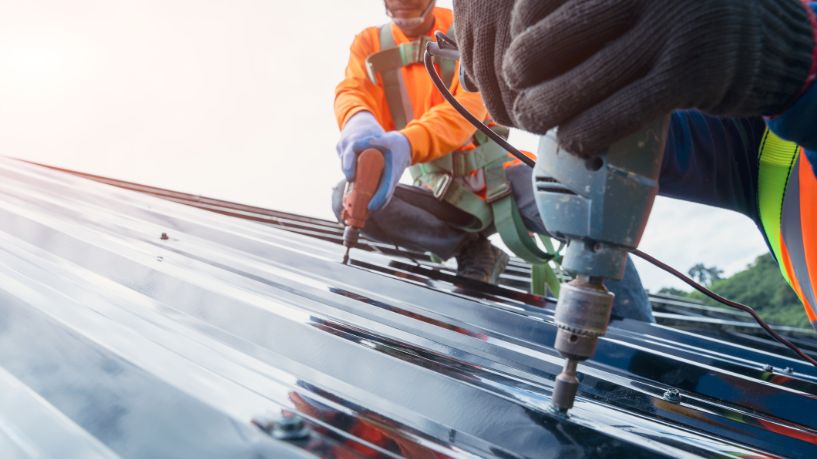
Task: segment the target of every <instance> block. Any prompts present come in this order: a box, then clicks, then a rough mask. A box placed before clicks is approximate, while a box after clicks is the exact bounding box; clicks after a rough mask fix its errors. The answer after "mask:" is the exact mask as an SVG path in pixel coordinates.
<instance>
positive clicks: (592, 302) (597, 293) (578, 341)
mask: <svg viewBox="0 0 817 459" xmlns="http://www.w3.org/2000/svg"><path fill="white" fill-rule="evenodd" d="M613 300H614V295H613V294H612V293H610V292H608V291H607V289H606V288H604V285H603V284H602V283H601V279H599V278H595V279H593V278H587V277H585V276H579V277H578V278H576V279H575V280H573V281H571V282H570V283H568V284H565V285H563V286H562V288H561V291H560V293H559V301H558V303H556V316H555V320H556V326H557V327H558V330H557V332H556V343H555V346H554V347H555V348H556V350H557V351H559V352H560V353H561V354H562V355H563V356H565V357H568V358H572V359H576V360H585V359H587V358H589V357H590V356H591V355H593V352H595V350H596V342H597V340H598V337H599V336H601V335H603V334H604V333H605V332H606V331H607V323H608V322H609V321H610V312H611V311H612V307H613Z"/></svg>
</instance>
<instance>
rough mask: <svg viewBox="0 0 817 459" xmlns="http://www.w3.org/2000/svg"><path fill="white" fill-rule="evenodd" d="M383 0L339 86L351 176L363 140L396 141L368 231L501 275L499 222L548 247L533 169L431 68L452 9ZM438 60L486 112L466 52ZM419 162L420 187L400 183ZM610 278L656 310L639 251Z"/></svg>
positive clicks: (626, 295)
mask: <svg viewBox="0 0 817 459" xmlns="http://www.w3.org/2000/svg"><path fill="white" fill-rule="evenodd" d="M384 5H385V9H386V13H387V15H388V16H389V17H391V19H392V22H391V23H389V24H386V25H384V26H381V27H369V28H367V29H365V30H363V32H361V33H360V34H358V35H357V36H356V37H355V39H354V42H353V44H352V46H351V54H350V57H349V63H348V66H347V68H346V74H345V78H344V79H343V81H341V82H340V84H338V86H337V88H336V91H335V114H336V117H337V121H338V125H339V126H340V128H341V131H342V132H341V136H340V141H339V142H338V145H337V152H338V155H339V156H340V159H341V163H342V169H343V173H344V175H345V177H346V180H349V181H351V180H353V179H354V171H355V159H356V155H357V154H358V153H360V152H361V151H363V150H364V149H366V148H368V147H371V146H377V147H379V148H381V149H382V150H385V151H388V152H389V154H387V163H390V164H391V171H390V174H388V176H387V177H384V178H383V180H382V182H381V186H383V187H388V193H387V198H386V199H384V200H382V201H380V202H374V201H373V202H371V204H370V206H369V207H370V209H372V210H374V212H373V213H372V214H371V215H370V217H369V220H368V222H367V225H366V227H365V228H364V233H366V234H367V235H368V236H369V237H372V238H373V239H376V240H379V241H382V242H385V243H389V244H397V245H400V246H403V247H406V248H409V249H413V250H419V251H423V252H426V251H427V252H431V253H433V254H435V255H436V256H438V257H440V258H442V259H448V258H450V257H452V256H453V257H456V260H457V273H458V275H460V276H465V277H469V278H473V279H478V280H480V281H484V282H490V283H495V282H496V281H497V278H498V276H499V274H500V273H501V272H502V271H503V270H504V268H505V266H506V265H507V263H508V256H507V255H506V254H505V253H504V252H503V251H502V250H500V249H499V248H497V247H495V246H493V245H492V244H491V243H490V242H489V241H488V239H487V236H488V235H490V234H492V232H494V231H498V232H499V233H500V235H501V236H502V239H503V241H504V242H505V243H506V245H508V246H509V247H511V248H512V249H513V251H514V252H515V253H516V254H517V255H519V256H521V257H523V258H525V259H526V260H528V261H531V262H532V263H534V262H535V261H536V260H537V256H540V255H542V254H541V253H540V252H537V250H538V249H537V248H536V246H535V244H534V243H532V239H531V237H530V236H529V235H528V232H529V231H531V232H535V233H540V234H542V233H545V228H544V225H543V224H542V222H541V219H540V218H539V216H538V210H537V208H536V204H535V202H534V199H533V192H532V181H531V171H530V169H529V168H528V167H525V166H524V165H522V164H521V163H519V162H518V161H517V160H514V159H513V158H512V157H510V156H509V155H508V154H507V152H505V151H504V150H503V149H502V148H501V147H499V146H498V145H497V144H496V143H494V142H491V141H489V140H488V139H487V137H484V136H483V134H482V133H477V132H476V129H475V128H474V127H473V126H472V125H471V124H470V123H468V122H467V121H466V120H465V119H463V118H462V116H461V115H460V114H459V113H457V112H456V110H455V109H454V108H453V107H451V105H450V104H448V103H447V102H446V101H445V100H444V99H443V97H442V96H441V95H440V93H439V92H438V91H437V90H436V88H435V87H434V86H433V83H432V81H431V79H430V78H429V76H428V73H427V72H426V70H425V68H424V65H423V63H422V56H423V51H424V50H425V45H426V43H427V42H428V41H431V40H433V39H434V38H433V37H434V33H435V32H436V31H441V32H445V33H448V34H452V33H453V25H452V24H453V15H452V12H451V10H448V9H444V8H438V7H435V1H434V0H385V2H384ZM436 66H437V68H438V71H439V73H440V74H441V75H442V76H443V80H444V81H446V83H447V84H448V86H449V88H450V89H451V91H452V93H453V94H454V95H455V97H456V98H457V99H458V100H459V101H460V103H462V104H463V105H464V106H465V107H466V108H467V109H468V110H470V111H471V112H472V113H474V114H475V115H476V116H477V117H481V118H485V117H486V115H487V110H486V108H485V105H484V103H483V101H482V99H481V97H480V95H479V94H477V93H471V92H467V91H464V90H463V89H462V88H461V87H460V82H459V75H458V73H459V68H458V63H457V62H455V61H445V60H443V61H438V62H437V64H436ZM495 129H496V130H497V131H501V130H502V129H504V128H502V127H501V126H495ZM505 135H507V130H505ZM412 164H413V166H411V165H412ZM409 166H411V168H410V169H411V174H412V176H413V178H414V179H415V185H417V186H407V185H402V184H401V185H398V181H399V180H400V177H401V175H402V174H403V172H404V170H405V169H406V168H409ZM345 186H346V182H345V181H341V183H340V184H339V185H338V186H337V187H336V188H335V191H334V196H333V208H334V211H335V214H336V215H337V216H338V219H340V214H341V211H342V196H343V191H344V188H345ZM531 244H533V247H531ZM520 246H521V247H520ZM557 285H558V284H557ZM608 287H609V288H610V290H611V291H613V292H614V293H616V294H617V296H618V300H617V305H616V308H615V311H614V314H617V315H619V316H621V317H633V318H638V319H642V320H652V316H651V314H650V313H649V306H648V301H647V297H646V294H645V292H644V290H643V288H642V287H641V283H640V280H639V278H638V274H637V272H636V271H635V268H634V266H633V265H632V262H630V263H629V266H628V268H627V276H626V278H625V280H624V281H622V282H611V283H610V284H609V285H608ZM644 311H647V312H646V313H644Z"/></svg>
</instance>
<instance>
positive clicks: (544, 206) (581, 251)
mask: <svg viewBox="0 0 817 459" xmlns="http://www.w3.org/2000/svg"><path fill="white" fill-rule="evenodd" d="M666 129H667V118H663V119H661V120H660V121H658V122H655V123H653V124H651V125H650V126H648V127H646V128H644V129H642V130H641V131H639V132H638V133H636V134H634V135H632V136H629V137H627V138H625V139H622V140H620V141H618V142H616V143H615V144H613V145H611V146H610V147H609V148H608V149H607V151H605V152H602V153H601V154H599V155H595V156H592V157H589V158H582V157H579V156H576V155H574V154H572V153H569V152H567V151H566V150H564V149H562V148H561V147H560V146H559V144H558V141H557V140H556V131H555V130H553V131H551V132H549V133H548V134H546V135H545V136H543V137H542V138H541V139H540V143H539V152H538V159H537V162H536V167H535V168H534V174H533V186H534V193H535V196H536V204H537V206H538V208H539V213H540V215H541V217H542V220H543V222H544V224H545V227H546V228H547V230H548V232H549V233H550V234H552V235H553V236H555V237H557V238H559V239H564V240H566V241H567V248H566V251H565V254H564V259H563V261H562V267H563V268H564V269H565V270H567V271H568V272H571V273H574V274H575V275H576V278H575V279H574V280H573V281H571V282H569V283H567V284H565V285H563V286H562V289H561V294H560V296H559V301H558V303H557V305H556V314H555V320H556V325H557V327H558V329H557V334H556V343H555V345H554V347H555V348H556V349H557V350H558V351H559V352H560V353H561V354H562V356H563V357H565V359H566V362H565V366H564V368H563V370H562V372H561V373H560V374H559V375H558V376H557V377H556V385H555V388H554V393H553V406H554V408H556V409H557V410H559V411H561V412H566V411H567V410H569V409H570V408H571V407H572V406H573V400H574V398H575V396H576V392H577V390H578V384H579V382H578V379H577V372H576V370H577V367H578V363H579V362H581V361H584V360H586V359H588V358H589V357H590V356H592V355H593V353H594V352H595V349H596V343H597V341H598V338H599V337H600V336H602V335H603V334H604V333H605V332H606V330H607V325H608V323H609V321H610V312H611V309H612V305H613V300H614V296H613V294H612V293H610V292H608V291H607V289H606V288H605V287H604V284H603V281H604V279H615V280H619V279H621V278H622V277H623V276H624V269H625V267H626V263H627V255H628V253H629V252H630V251H632V250H633V249H635V248H636V247H637V246H638V243H639V241H640V240H641V236H642V234H643V233H644V228H645V226H646V224H647V219H648V217H649V214H650V210H651V209H652V204H653V201H654V200H655V196H656V194H657V192H658V175H659V172H660V169H661V160H662V157H663V151H664V143H665V136H666Z"/></svg>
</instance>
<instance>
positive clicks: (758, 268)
mask: <svg viewBox="0 0 817 459" xmlns="http://www.w3.org/2000/svg"><path fill="white" fill-rule="evenodd" d="M696 267H698V268H702V269H699V270H696V271H695V272H696V273H701V275H702V276H704V279H712V280H711V285H709V288H710V289H711V290H713V291H714V292H716V293H717V294H719V295H721V296H723V297H726V298H729V299H730V300H734V301H737V302H739V303H743V304H746V305H748V306H751V307H753V308H755V310H757V312H758V313H759V314H760V316H761V317H763V318H764V319H765V320H767V321H768V322H770V323H775V324H780V325H792V326H798V327H809V326H810V325H809V323H808V319H807V318H806V314H805V312H804V311H803V306H802V305H801V304H800V300H798V299H797V296H796V295H795V294H794V291H792V289H791V288H790V287H789V285H788V284H787V283H786V280H785V279H783V276H782V275H781V274H780V269H779V268H778V265H777V262H776V261H775V260H774V258H772V256H771V255H761V256H759V257H757V258H756V259H755V261H754V262H752V263H751V264H750V265H749V266H748V267H747V268H746V269H744V270H743V271H740V272H737V273H735V274H734V275H732V276H730V277H727V278H724V279H713V278H712V276H710V277H706V276H708V275H709V274H712V273H722V272H723V271H721V270H719V269H717V268H716V267H712V268H706V267H705V266H704V265H703V264H701V263H698V264H696V265H695V266H693V269H694V268H696ZM693 269H690V274H692V272H693ZM708 270H714V271H708ZM716 277H720V274H718V275H717V276H716ZM699 280H701V278H699ZM659 293H666V294H671V295H676V296H684V297H687V298H690V299H692V300H695V301H700V302H702V303H705V304H709V305H712V306H720V303H718V302H716V301H714V300H711V299H709V298H707V297H705V296H704V295H703V294H701V293H699V292H697V291H694V292H685V291H683V290H680V289H675V288H664V289H661V291H659Z"/></svg>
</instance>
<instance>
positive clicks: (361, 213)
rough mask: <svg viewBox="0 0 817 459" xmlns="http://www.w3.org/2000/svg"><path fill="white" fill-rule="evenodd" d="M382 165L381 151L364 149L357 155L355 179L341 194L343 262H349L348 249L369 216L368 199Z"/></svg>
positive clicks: (372, 192) (369, 199)
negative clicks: (344, 251) (344, 250)
mask: <svg viewBox="0 0 817 459" xmlns="http://www.w3.org/2000/svg"><path fill="white" fill-rule="evenodd" d="M384 167H385V160H384V157H383V153H382V152H381V151H380V150H378V149H376V148H369V149H367V150H364V151H363V152H361V153H360V154H359V155H358V157H357V167H356V169H355V180H354V181H353V182H349V183H348V184H347V186H346V192H345V193H344V195H343V213H342V215H341V219H342V220H343V223H344V225H346V227H345V228H344V229H343V245H344V246H345V247H346V254H345V255H344V256H343V263H344V264H347V263H348V262H349V251H350V250H351V249H352V247H354V246H355V245H356V244H357V241H358V238H359V237H360V231H361V230H362V229H363V227H364V226H365V225H366V220H367V219H368V218H369V201H371V200H372V196H374V194H375V192H376V191H377V187H378V186H379V185H380V180H381V179H382V178H383V170H384Z"/></svg>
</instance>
